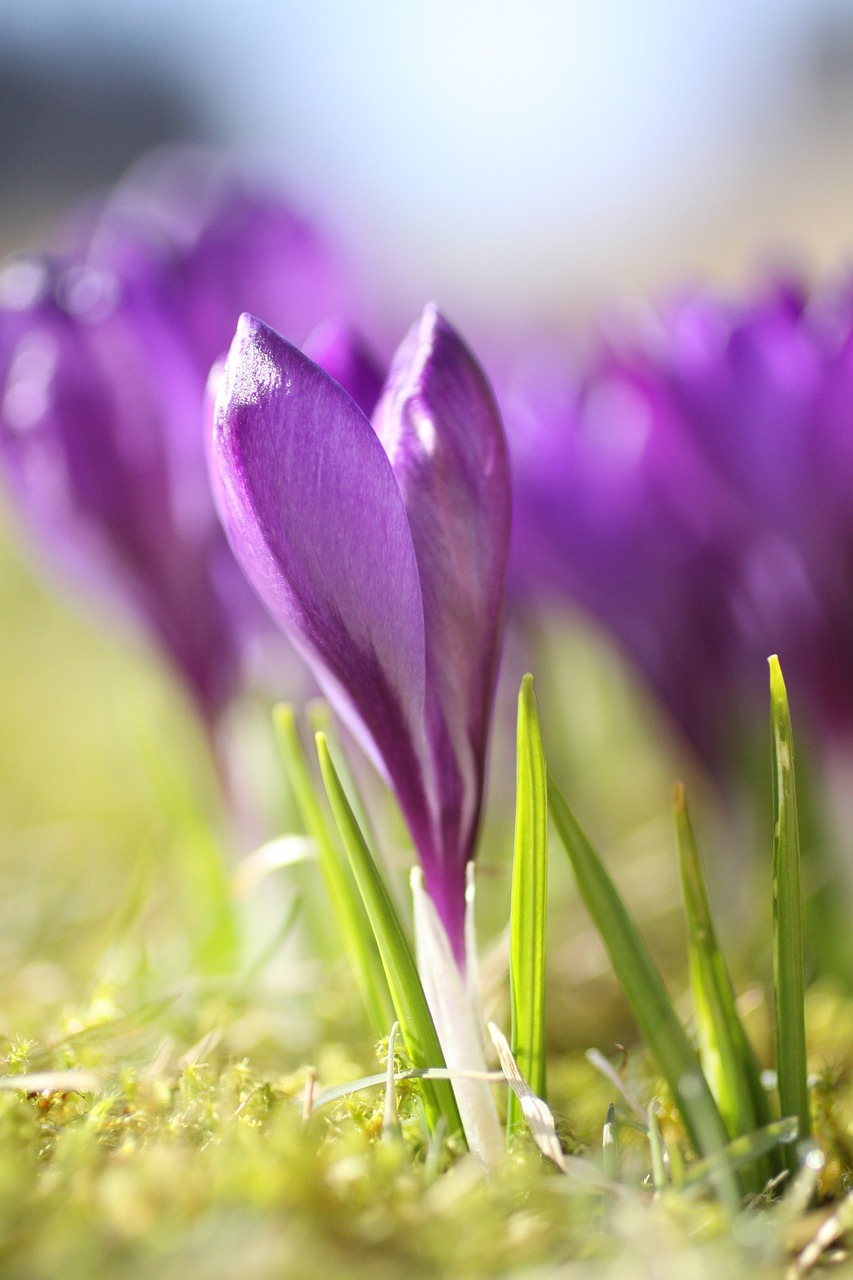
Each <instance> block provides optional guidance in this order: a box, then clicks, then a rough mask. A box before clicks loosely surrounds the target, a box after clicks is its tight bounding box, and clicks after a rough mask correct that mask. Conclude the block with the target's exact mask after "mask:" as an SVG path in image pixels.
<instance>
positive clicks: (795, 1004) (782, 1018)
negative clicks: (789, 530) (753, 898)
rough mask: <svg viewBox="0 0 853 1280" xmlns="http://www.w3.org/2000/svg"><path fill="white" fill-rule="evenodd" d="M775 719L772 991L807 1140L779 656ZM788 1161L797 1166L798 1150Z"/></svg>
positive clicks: (790, 774) (794, 837) (796, 861)
mask: <svg viewBox="0 0 853 1280" xmlns="http://www.w3.org/2000/svg"><path fill="white" fill-rule="evenodd" d="M770 721H771V726H772V731H773V745H772V766H773V992H774V1000H775V1011H776V1072H777V1075H778V1079H779V1109H780V1111H781V1113H782V1115H783V1116H796V1117H797V1120H798V1121H799V1125H800V1132H799V1137H800V1140H801V1141H802V1140H803V1139H804V1138H807V1137H808V1136H809V1134H810V1133H811V1120H810V1116H809V1091H808V1068H807V1065H806V1018H805V978H804V968H805V966H804V958H803V956H804V948H803V894H802V888H801V884H800V834H799V827H798V824H797V791H796V785H795V782H794V740H793V735H792V733H791V713H790V710H789V707H788V695H787V692H786V689H785V681H784V680H783V678H782V669H781V667H780V666H779V659H778V658H777V657H776V656H775V655H774V656H773V657H772V658H770ZM787 1156H788V1159H787V1164H788V1167H789V1169H790V1170H791V1172H792V1173H793V1172H795V1171H796V1169H797V1167H798V1163H797V1153H796V1150H795V1149H789V1151H788V1153H787Z"/></svg>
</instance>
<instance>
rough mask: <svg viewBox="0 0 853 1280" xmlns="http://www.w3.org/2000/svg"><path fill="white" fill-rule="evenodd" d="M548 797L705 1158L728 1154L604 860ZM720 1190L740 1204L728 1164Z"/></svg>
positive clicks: (554, 794) (589, 903) (558, 799)
mask: <svg viewBox="0 0 853 1280" xmlns="http://www.w3.org/2000/svg"><path fill="white" fill-rule="evenodd" d="M548 795H549V798H550V803H551V813H552V816H553V819H554V825H555V827H556V829H557V833H558V835H559V837H560V840H561V841H562V844H563V847H564V848H565V850H566V852H567V854H568V855H569V859H570V860H571V863H572V868H573V870H574V873H575V878H576V880H577V884H578V889H579V890H580V894H581V897H582V898H583V900H584V904H585V906H586V908H587V910H588V911H589V914H590V915H591V916H592V919H593V922H594V923H595V926H596V928H597V929H598V932H599V933H600V934H601V938H602V941H603V942H604V945H605V947H606V948H607V953H608V955H609V956H610V962H611V964H612V965H613V970H614V973H615V974H616V977H617V978H618V980H619V983H620V986H621V987H622V990H623V991H624V993H625V996H626V998H627V1000H628V1003H629V1004H630V1006H631V1011H632V1013H633V1015H634V1017H635V1018H636V1020H637V1025H638V1026H639V1028H640V1030H641V1031H642V1033H643V1036H644V1038H645V1040H646V1043H647V1044H648V1046H649V1048H650V1049H651V1051H652V1053H653V1054H654V1056H655V1059H656V1061H657V1064H658V1066H659V1068H660V1070H661V1072H662V1074H663V1076H664V1077H665V1079H666V1081H667V1083H668V1085H669V1088H670V1090H671V1092H672V1095H673V1097H674V1098H675V1100H676V1102H677V1104H678V1108H679V1111H680V1113H681V1116H682V1119H683V1121H684V1126H685V1128H686V1130H687V1132H688V1134H689V1135H690V1139H691V1141H692V1143H693V1145H694V1146H695V1148H696V1150H697V1151H698V1152H699V1153H700V1154H702V1155H706V1156H707V1155H715V1154H717V1153H719V1152H721V1151H722V1150H723V1149H724V1148H725V1145H726V1141H727V1139H726V1132H725V1128H724V1126H723V1122H722V1120H721V1119H720V1113H719V1111H718V1110H717V1106H716V1103H715V1102H714V1099H713V1097H712V1095H711V1091H710V1089H709V1088H708V1082H707V1080H706V1079H705V1076H704V1075H703V1073H702V1068H701V1067H700V1065H699V1061H698V1059H697V1057H696V1054H695V1053H694V1051H693V1048H692V1046H691V1044H690V1041H689V1040H688V1038H687V1033H686V1032H685V1030H684V1028H683V1026H682V1025H681V1022H680V1020H679V1017H678V1014H677V1013H676V1011H675V1008H674V1006H673V1003H672V1000H671V999H670V997H669V994H668V992H667V990H666V987H665V986H664V982H663V979H662V978H661V976H660V974H659V972H658V970H657V968H656V967H655V964H654V961H653V960H652V958H651V956H650V955H649V952H648V949H647V948H646V945H645V943H644V942H643V940H642V938H641V937H640V933H639V930H638V929H637V926H636V924H635V923H634V921H633V919H632V917H631V915H630V913H629V912H628V909H627V908H626V906H625V904H624V902H623V901H622V899H621V897H620V896H619V894H618V892H617V890H616V888H615V886H614V884H613V881H612V880H611V879H610V876H609V875H608V874H607V871H606V870H605V867H604V864H603V862H602V861H601V859H600V858H599V856H598V854H597V853H596V852H595V850H594V849H593V848H592V845H591V844H590V843H589V841H588V840H587V838H586V836H585V835H584V833H583V831H582V830H581V828H580V827H579V826H578V823H577V821H576V819H575V816H574V814H573V813H572V811H571V809H570V808H569V806H568V805H567V804H566V801H565V800H564V799H563V796H562V794H561V793H560V790H559V788H558V787H557V785H556V783H555V782H554V780H553V778H550V779H549V783H548ZM719 1185H720V1188H721V1191H722V1193H723V1195H724V1197H725V1199H726V1200H727V1202H728V1203H729V1204H730V1205H735V1204H736V1203H737V1202H738V1200H739V1195H738V1193H737V1190H736V1188H735V1185H734V1182H733V1179H732V1178H731V1176H730V1174H729V1173H728V1171H727V1170H726V1168H725V1166H723V1167H722V1168H721V1170H720V1173H719Z"/></svg>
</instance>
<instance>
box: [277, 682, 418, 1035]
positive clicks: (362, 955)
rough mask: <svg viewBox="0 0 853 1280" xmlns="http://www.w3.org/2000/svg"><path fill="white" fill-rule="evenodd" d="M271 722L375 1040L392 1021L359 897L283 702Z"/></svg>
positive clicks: (382, 972) (382, 975)
mask: <svg viewBox="0 0 853 1280" xmlns="http://www.w3.org/2000/svg"><path fill="white" fill-rule="evenodd" d="M273 723H274V725H275V731H276V737H277V739H278V744H279V750H280V751H281V756H282V760H283V761H284V768H285V772H286V774H287V778H288V781H289V783H290V786H291V790H292V791H293V796H294V799H295V801H296V805H297V808H298V809H299V812H300V814H301V815H302V821H303V823H304V824H305V830H306V831H307V833H308V835H309V836H311V838H312V840H313V841H314V843H315V844H316V846H317V860H318V862H319V865H320V873H321V875H322V877H323V882H324V884H325V886H326V892H327V894H328V896H329V901H330V903H331V906H332V911H333V913H334V916H335V921H336V923H337V926H338V929H339V931H340V935H341V940H342V942H343V947H344V952H345V954H346V957H347V960H348V961H349V964H350V968H351V969H352V972H353V975H354V977H355V981H356V985H357V986H358V989H359V993H360V994H361V998H362V1000H363V1002H364V1007H365V1009H366V1011H367V1016H368V1018H369V1019H370V1024H371V1026H372V1028H373V1030H374V1032H375V1033H376V1035H377V1036H383V1035H386V1034H387V1032H388V1028H389V1027H390V1026H391V1024H392V1022H393V1021H394V1004H393V1001H392V999H391V993H390V991H389V990H388V982H387V980H386V978H385V970H384V969H383V967H382V961H381V959H380V956H379V948H378V947H377V945H376V940H375V938H374V936H373V930H372V928H371V926H370V921H369V919H368V917H367V913H366V911H365V909H364V904H363V902H362V900H361V894H360V893H359V891H358V888H357V886H356V883H355V880H354V879H353V874H352V871H351V870H350V867H349V863H348V862H347V860H346V858H345V856H344V854H343V851H342V850H341V849H340V847H339V845H338V842H337V839H336V837H335V834H334V831H333V828H332V825H331V823H330V819H329V817H328V814H327V811H326V810H325V808H324V806H323V805H322V804H321V802H320V799H319V797H318V795H317V791H316V789H315V784H314V780H313V778H312V776H311V771H310V769H309V767H308V761H307V760H306V758H305V750H304V748H303V746H302V741H301V739H300V737H299V732H298V730H297V728H296V719H295V717H294V714H293V709H292V708H291V707H289V706H287V705H286V704H284V703H282V704H280V705H279V706H277V707H275V708H274V710H273Z"/></svg>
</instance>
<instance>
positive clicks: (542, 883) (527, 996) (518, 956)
mask: <svg viewBox="0 0 853 1280" xmlns="http://www.w3.org/2000/svg"><path fill="white" fill-rule="evenodd" d="M517 752H518V760H517V775H516V779H517V780H516V807H515V852H514V856H513V864H512V903H511V907H510V953H509V982H510V1000H511V1007H512V1036H511V1046H512V1054H513V1057H514V1058H515V1060H516V1062H517V1063H518V1066H519V1069H520V1071H521V1074H522V1075H523V1076H524V1078H525V1080H527V1082H528V1084H529V1085H530V1087H531V1089H532V1090H533V1092H534V1093H535V1094H536V1095H537V1097H540V1098H545V906H546V901H547V889H548V792H547V777H546V771H545V755H544V752H543V750H542V732H541V728H540V724H539V712H538V710H537V707H536V695H535V693H534V692H533V677H532V676H530V675H526V676H525V677H524V679H523V680H522V682H521V689H520V690H519V694H518V731H517ZM523 1125H524V1117H523V1115H522V1111H521V1104H520V1103H519V1101H518V1098H517V1097H516V1095H515V1094H514V1093H512V1092H511V1093H510V1097H509V1107H508V1111H507V1129H508V1131H509V1132H512V1130H513V1129H515V1128H516V1127H521V1126H523Z"/></svg>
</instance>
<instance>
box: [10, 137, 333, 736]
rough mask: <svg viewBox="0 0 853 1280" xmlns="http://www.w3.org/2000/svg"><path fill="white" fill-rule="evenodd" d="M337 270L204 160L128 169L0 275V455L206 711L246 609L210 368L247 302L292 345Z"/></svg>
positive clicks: (163, 158) (219, 702)
mask: <svg viewBox="0 0 853 1280" xmlns="http://www.w3.org/2000/svg"><path fill="white" fill-rule="evenodd" d="M344 302H345V299H344V296H343V289H342V281H341V272H340V270H339V268H338V266H337V264H336V263H335V262H334V260H333V258H332V257H331V255H330V253H329V251H328V249H327V248H326V247H325V246H324V245H323V243H322V242H321V240H320V239H319V238H318V237H317V235H316V234H315V232H314V231H313V230H312V229H311V228H309V227H308V226H307V225H306V224H304V223H303V222H301V221H300V220H299V219H298V218H296V217H295V216H294V215H293V213H292V212H291V211H290V210H289V209H288V208H287V207H286V206H285V205H284V204H283V203H282V202H281V200H280V199H279V198H278V197H277V196H273V195H271V194H270V193H269V192H265V191H256V190H254V189H253V188H252V186H251V185H250V184H248V183H247V182H246V180H245V179H243V178H242V177H240V176H239V175H238V174H237V173H235V172H234V171H233V170H232V169H230V168H229V167H228V166H227V165H225V164H224V163H223V162H221V161H218V160H215V159H213V158H211V157H210V156H209V155H206V154H203V153H196V152H191V153H189V154H187V153H183V152H182V153H168V154H166V155H160V156H158V157H155V158H154V159H151V160H148V161H146V162H144V163H143V164H142V165H140V166H139V167H138V168H137V169H136V170H135V171H134V172H133V173H132V174H131V175H130V176H129V177H128V178H127V179H126V180H125V181H124V182H123V183H122V184H120V185H119V186H118V187H117V188H116V189H115V190H114V191H113V192H111V193H110V194H109V195H108V196H107V197H106V199H105V200H104V201H103V202H102V203H101V204H100V205H97V206H90V207H88V208H87V209H85V210H84V211H83V212H82V213H81V214H79V215H78V216H77V217H75V218H74V219H73V220H72V221H71V222H70V223H69V224H68V226H67V227H66V228H65V230H64V232H63V233H62V236H61V238H60V247H59V249H58V250H57V251H56V252H54V253H52V254H44V255H32V256H29V257H22V258H17V259H13V260H11V261H10V263H9V264H8V265H7V267H6V268H5V270H4V272H3V273H2V275H0V457H2V461H3V464H4V469H5V472H6V476H7V478H8V480H9V483H10V486H11V488H12V490H13V491H14V495H15V497H16V498H17V499H18V502H19V505H20V506H21V507H22V508H23V509H24V510H25V512H26V514H27V515H28V517H29V519H30V522H31V523H32V525H33V527H34V529H35V531H36V532H37V533H38V534H39V535H40V537H41V540H42V541H43V542H45V543H47V544H48V545H49V549H50V550H51V551H52V552H53V553H54V554H55V555H56V556H57V557H58V558H59V560H60V563H61V564H63V565H65V566H70V567H71V568H72V570H73V572H74V575H75V577H76V578H77V580H80V579H81V578H82V579H87V580H88V581H89V582H90V583H91V584H92V585H94V586H95V587H96V588H97V587H100V588H104V587H106V588H107V589H108V590H109V591H110V592H112V594H113V595H115V596H116V597H118V598H119V599H121V600H123V601H125V602H127V603H129V604H130V606H131V608H132V610H133V611H134V612H135V613H136V614H137V615H138V616H140V617H141V618H143V619H144V620H145V621H146V622H147V623H148V625H149V627H150V629H151V630H152V631H153V633H154V634H155V636H156V637H157V639H158V640H159V642H160V643H161V645H162V646H163V648H164V650H165V651H166V653H167V654H168V655H169V656H170V658H171V660H172V662H173V664H174V666H175V668H176V669H177V670H178V672H179V673H180V674H181V675H182V677H183V679H184V680H185V682H186V684H187V687H188V688H189V690H190V691H191V693H192V695H193V697H194V699H195V701H196V704H197V705H198V707H199V709H200V710H201V713H202V715H203V716H204V718H205V720H206V721H207V722H208V723H212V722H213V721H214V720H215V718H216V717H217V715H218V713H219V711H220V710H221V709H222V707H223V706H224V704H225V702H226V701H227V700H228V698H229V696H230V695H231V694H232V693H233V692H234V691H235V688H236V685H237V682H238V676H239V669H240V659H241V654H242V651H243V649H244V644H245V641H246V640H247V638H248V637H249V636H250V635H251V634H253V632H254V630H255V628H256V627H257V625H258V624H259V623H263V613H262V611H261V610H260V609H258V607H257V602H256V601H255V599H254V596H253V594H252V592H251V591H249V589H248V588H247V586H246V583H245V581H244V579H243V576H242V574H241V573H240V571H239V569H238V568H237V565H236V564H235V562H234V560H233V557H232V555H231V552H230V550H229V548H228V545H227V541H226V539H225V537H224V535H223V533H222V530H221V526H220V525H219V522H218V520H217V518H216V513H215V511H214V507H213V502H212V498H211V495H210V486H209V482H208V478H207V471H206V464H205V445H204V400H205V385H206V380H207V374H208V371H209V369H210V365H211V363H212V362H213V361H214V360H215V359H216V358H217V356H219V355H220V354H221V353H222V352H224V351H225V350H226V349H227V346H228V343H229V342H230V339H231V336H232V334H233V331H234V325H235V324H236V322H237V318H238V316H239V315H240V313H241V311H243V310H244V309H245V308H246V307H257V308H259V309H260V308H263V309H264V310H265V311H266V313H267V314H269V315H270V316H271V317H272V318H273V319H274V321H275V323H276V324H278V325H279V326H280V327H281V328H282V329H283V330H284V331H285V332H287V333H289V334H291V335H292V336H293V337H294V338H296V339H298V340H300V341H302V340H303V339H304V338H305V336H306V334H307V333H308V332H309V330H310V329H311V327H312V326H313V325H315V324H316V323H317V321H318V320H319V319H320V318H321V317H323V316H324V315H326V314H327V313H328V312H329V311H330V310H331V311H337V310H338V309H339V308H340V307H341V306H342V305H344Z"/></svg>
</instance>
